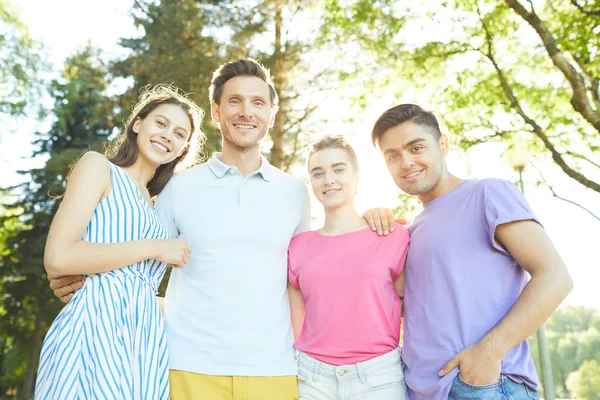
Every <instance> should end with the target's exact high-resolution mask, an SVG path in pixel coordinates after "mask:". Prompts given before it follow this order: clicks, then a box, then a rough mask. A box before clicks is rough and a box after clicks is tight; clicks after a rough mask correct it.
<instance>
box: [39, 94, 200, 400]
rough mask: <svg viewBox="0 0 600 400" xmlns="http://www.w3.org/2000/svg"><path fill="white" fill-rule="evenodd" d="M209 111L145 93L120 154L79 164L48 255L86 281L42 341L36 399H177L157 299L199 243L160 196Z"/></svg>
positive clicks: (52, 271)
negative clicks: (157, 205) (173, 221)
mask: <svg viewBox="0 0 600 400" xmlns="http://www.w3.org/2000/svg"><path fill="white" fill-rule="evenodd" d="M201 118H202V112H201V110H200V109H198V107H197V106H196V105H195V104H194V103H193V102H191V101H190V100H188V99H187V98H185V97H184V96H183V95H180V94H179V93H178V90H176V89H175V90H173V89H171V88H167V87H164V86H158V87H155V88H154V89H152V90H149V91H147V92H146V93H144V94H143V95H142V97H141V100H140V102H139V103H138V104H137V105H136V107H135V108H134V111H133V113H132V115H131V116H130V117H129V119H128V120H127V122H126V124H125V131H124V132H123V133H122V135H121V137H120V138H119V140H118V141H117V143H116V145H115V148H114V151H112V152H111V154H109V155H108V157H105V156H104V155H101V154H99V153H95V152H88V153H86V154H85V155H84V156H83V157H81V159H80V160H79V161H78V162H77V164H76V165H75V167H74V168H73V170H72V171H71V174H70V177H69V181H68V185H67V188H66V192H65V194H64V198H63V201H62V204H61V207H60V209H59V210H58V212H57V213H56V216H55V217H54V221H53V222H52V226H51V228H50V232H49V234H48V242H47V243H46V252H45V255H44V262H45V266H46V270H47V272H48V276H49V277H51V278H56V277H59V276H65V275H76V274H81V275H83V276H84V279H83V286H82V288H81V289H80V290H77V291H76V292H75V294H74V295H73V298H72V299H71V301H70V302H69V303H68V304H67V305H66V306H65V307H64V308H63V310H62V311H61V313H60V314H59V315H58V317H57V318H56V320H55V321H54V323H53V324H52V326H51V327H50V330H49V331H48V334H47V335H46V338H45V340H44V344H43V347H42V352H41V356H40V364H39V369H38V374H37V382H36V389H35V399H60V400H66V399H98V398H102V399H111V400H113V399H114V400H116V399H143V400H146V399H168V398H169V381H168V355H167V347H166V338H165V332H164V327H163V320H162V313H161V309H160V305H159V303H158V301H157V299H156V297H155V295H156V293H157V288H158V286H159V283H160V281H161V279H162V277H163V275H164V273H165V270H166V266H167V264H170V265H172V266H174V267H183V266H184V265H185V264H186V263H187V261H188V258H189V254H190V251H191V249H190V248H189V247H188V245H187V244H186V243H185V241H184V240H183V239H169V238H168V233H167V231H166V229H165V227H164V226H163V224H162V223H161V222H160V220H159V219H158V217H157V214H156V212H155V211H154V208H153V207H152V201H151V198H152V197H153V196H155V195H157V194H158V193H160V191H161V190H162V189H163V188H164V186H165V185H166V183H167V182H168V180H169V179H170V178H171V176H172V175H173V172H174V169H175V167H176V166H178V165H179V164H180V163H181V162H182V161H183V160H184V159H185V158H186V156H188V155H192V154H193V153H194V152H193V151H191V150H190V145H192V144H197V143H198V140H196V139H197V138H194V136H199V134H196V133H195V132H196V131H198V130H199V129H198V128H199V125H200V120H201Z"/></svg>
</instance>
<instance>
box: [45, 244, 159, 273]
mask: <svg viewBox="0 0 600 400" xmlns="http://www.w3.org/2000/svg"><path fill="white" fill-rule="evenodd" d="M158 245H159V240H152V239H147V240H133V241H128V242H121V243H90V242H84V241H77V242H74V243H72V244H71V245H69V246H65V247H64V248H60V249H58V248H57V249H46V254H45V256H44V264H45V266H46V271H47V272H48V275H49V276H51V277H58V276H65V275H78V274H94V273H102V272H108V271H112V270H115V269H119V268H122V267H125V266H127V265H131V264H135V263H137V262H140V261H143V260H146V259H150V258H156V256H157V255H158V247H159V246H158Z"/></svg>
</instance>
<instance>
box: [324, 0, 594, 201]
mask: <svg viewBox="0 0 600 400" xmlns="http://www.w3.org/2000/svg"><path fill="white" fill-rule="evenodd" d="M341 3H342V2H341V1H340V2H338V1H334V0H330V1H327V2H326V4H327V7H328V8H327V10H328V12H329V14H330V15H329V17H328V19H329V22H330V24H331V25H332V26H329V27H328V28H327V30H326V33H330V32H335V33H336V38H337V39H338V40H339V41H340V42H342V43H343V42H344V41H346V42H347V43H353V44H354V45H357V44H358V45H359V46H360V48H361V49H362V50H366V51H367V54H369V57H371V58H374V59H375V60H376V65H377V68H378V70H374V73H373V74H372V75H371V76H370V78H371V79H370V80H368V81H367V82H365V81H364V80H363V82H362V83H363V84H364V85H366V86H367V87H370V88H372V90H371V92H372V93H373V97H372V98H371V99H372V100H374V99H375V98H376V97H381V96H382V95H384V96H395V97H397V98H403V97H404V98H406V93H407V92H408V93H415V94H418V96H415V97H418V98H419V99H421V100H415V102H423V101H422V99H426V100H425V102H426V103H428V104H427V106H428V107H431V108H432V109H433V110H434V111H436V113H437V114H438V115H439V116H440V117H441V119H442V120H443V121H444V122H445V125H446V126H447V128H448V130H449V131H450V133H451V136H450V137H451V139H452V140H453V141H454V142H455V143H456V144H457V145H458V147H460V148H462V149H467V148H470V147H472V146H476V145H478V144H480V143H484V142H489V141H493V142H502V143H505V144H506V146H507V147H510V146H512V145H513V144H514V143H516V142H519V141H525V142H527V143H528V145H529V148H530V150H531V151H532V152H533V153H534V155H535V157H536V158H538V159H541V160H553V161H554V162H555V163H556V164H557V165H558V166H559V167H560V168H561V169H562V170H563V172H564V173H566V174H568V175H569V176H570V177H571V178H573V179H575V180H576V181H578V182H579V183H581V184H582V185H584V186H586V187H588V188H590V189H592V190H595V191H597V192H600V182H599V181H598V180H597V178H595V177H597V176H598V173H599V172H600V171H599V169H600V167H599V166H598V163H597V161H596V162H594V160H597V159H598V158H599V157H600V128H599V126H600V124H599V122H598V121H600V89H599V82H600V71H599V68H600V58H599V54H600V53H599V52H598V49H599V44H600V43H599V41H600V35H598V33H599V28H598V16H597V15H591V14H586V13H583V12H580V11H578V10H577V8H576V7H575V6H573V4H572V3H571V2H566V1H565V2H560V1H554V0H546V1H541V2H528V1H520V2H518V4H519V5H521V6H522V7H524V9H525V10H526V12H527V13H530V14H531V13H535V15H537V16H538V17H539V20H540V22H539V24H537V25H535V24H533V23H530V22H529V21H532V19H531V18H529V17H528V19H527V20H526V19H525V18H524V17H523V16H521V15H519V14H518V12H517V6H514V5H513V6H512V7H511V3H512V2H510V1H508V0H506V1H495V0H483V1H480V0H479V1H476V0H449V1H441V0H440V1H419V2H416V3H415V2H413V3H411V5H410V6H411V10H405V9H404V8H403V7H405V6H403V5H401V4H400V2H387V1H377V2H371V4H370V6H369V7H365V6H364V4H363V3H364V2H363V1H362V0H349V1H344V2H343V3H344V4H345V5H346V7H343V8H342V7H341V6H340V4H341ZM580 3H581V4H584V3H583V2H580ZM532 4H535V7H536V8H535V9H532V8H531V7H532ZM586 7H588V8H589V9H594V6H591V5H589V4H587V5H586ZM356 9H360V10H361V15H357V14H356V13H354V12H352V11H351V10H356ZM399 13H401V14H402V15H403V17H402V18H399V19H398V21H399V22H398V23H397V24H396V25H395V28H397V29H399V30H398V31H397V34H396V35H391V34H390V32H389V29H388V26H387V25H386V24H385V23H382V22H383V21H386V20H387V19H389V18H391V17H392V16H394V15H398V14H399ZM534 28H536V29H538V30H540V29H542V30H543V29H545V28H547V29H548V31H549V34H550V38H551V40H554V41H555V42H556V44H557V48H558V51H559V52H560V53H559V54H558V55H559V56H561V57H562V59H563V60H565V62H566V63H568V64H569V65H570V67H569V68H570V69H569V71H572V72H573V75H574V76H576V78H573V79H574V80H575V81H579V82H582V84H583V89H578V88H577V87H576V86H574V85H575V84H574V83H573V82H572V81H571V80H569V79H567V76H566V75H565V73H564V72H563V71H561V69H559V67H558V65H557V62H558V61H557V60H558V58H557V57H558V55H557V53H556V51H555V50H553V51H552V55H553V56H552V57H551V56H550V55H549V51H548V50H547V48H546V47H545V45H544V44H543V43H542V37H541V36H540V35H539V34H538V32H537V31H536V30H535V29H534ZM361 32H367V33H368V34H360V33H361ZM381 38H384V39H383V40H381ZM362 61H363V60H362V59H361V62H362ZM370 63H371V64H372V63H373V62H372V61H371V62H370ZM359 73H360V72H359ZM382 76H387V77H388V79H383V78H382ZM342 77H346V75H345V74H342ZM407 89H408V90H407ZM359 96H364V95H357V97H359ZM576 97H577V98H578V99H579V100H578V101H579V102H580V103H585V104H587V105H589V107H590V110H591V111H590V112H589V115H588V116H586V115H585V113H584V112H583V111H582V109H581V107H579V108H577V107H576V106H575V103H576V102H577V101H575V100H574V98H576ZM583 99H585V100H583ZM364 103H365V102H364V101H362V102H361V103H360V104H361V105H362V104H364ZM367 103H368V101H367ZM594 121H596V122H594Z"/></svg>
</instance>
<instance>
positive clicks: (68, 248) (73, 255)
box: [44, 152, 189, 279]
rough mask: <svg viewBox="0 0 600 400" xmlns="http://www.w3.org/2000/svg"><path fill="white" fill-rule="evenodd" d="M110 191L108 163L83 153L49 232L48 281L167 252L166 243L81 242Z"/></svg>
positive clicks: (47, 247) (95, 156)
mask: <svg viewBox="0 0 600 400" xmlns="http://www.w3.org/2000/svg"><path fill="white" fill-rule="evenodd" d="M109 191H110V166H109V164H108V161H107V160H106V158H104V156H102V155H101V154H98V153H94V152H89V153H86V154H85V155H84V156H83V157H82V158H81V159H80V160H79V162H78V163H77V165H76V166H75V168H74V169H73V171H72V173H71V177H70V179H69V183H68V184H67V190H66V192H65V195H64V199H63V202H62V204H61V207H60V208H59V210H58V212H57V213H56V216H55V217H54V220H53V221H52V225H51V227H50V232H49V233H48V241H47V242H46V250H45V253H44V264H45V266H46V271H47V273H48V277H49V278H50V279H52V278H56V277H60V276H65V275H76V274H90V273H101V272H106V271H111V270H114V269H118V268H121V267H124V266H127V265H130V264H134V263H136V262H139V261H143V260H146V259H149V258H154V259H160V258H162V257H161V256H162V255H163V253H164V252H165V251H166V250H167V249H166V246H167V241H165V240H135V241H129V242H122V243H106V244H104V243H89V242H84V241H83V240H82V239H81V238H82V237H83V235H84V233H85V230H86V227H87V225H88V223H89V221H90V219H91V218H92V216H93V214H94V210H95V209H96V207H97V206H98V203H99V202H100V201H101V200H102V198H104V197H105V196H106V195H107V194H108V193H109ZM180 241H181V240H180ZM181 242H183V241H181ZM171 244H172V243H171ZM171 244H169V248H170V247H171V246H170V245H171ZM180 244H181V247H182V249H183V248H184V247H187V245H185V242H183V243H180ZM182 251H184V250H182ZM188 254H189V252H188ZM168 262H173V261H172V260H169V261H168ZM186 262H187V260H186Z"/></svg>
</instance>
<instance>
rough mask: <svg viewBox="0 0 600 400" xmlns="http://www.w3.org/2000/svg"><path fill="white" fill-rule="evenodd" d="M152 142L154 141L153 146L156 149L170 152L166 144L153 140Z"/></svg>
mask: <svg viewBox="0 0 600 400" xmlns="http://www.w3.org/2000/svg"><path fill="white" fill-rule="evenodd" d="M151 143H152V147H154V148H155V149H156V150H158V151H160V152H161V153H168V152H169V149H168V148H167V146H165V145H164V144H162V143H158V142H155V141H151Z"/></svg>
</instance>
